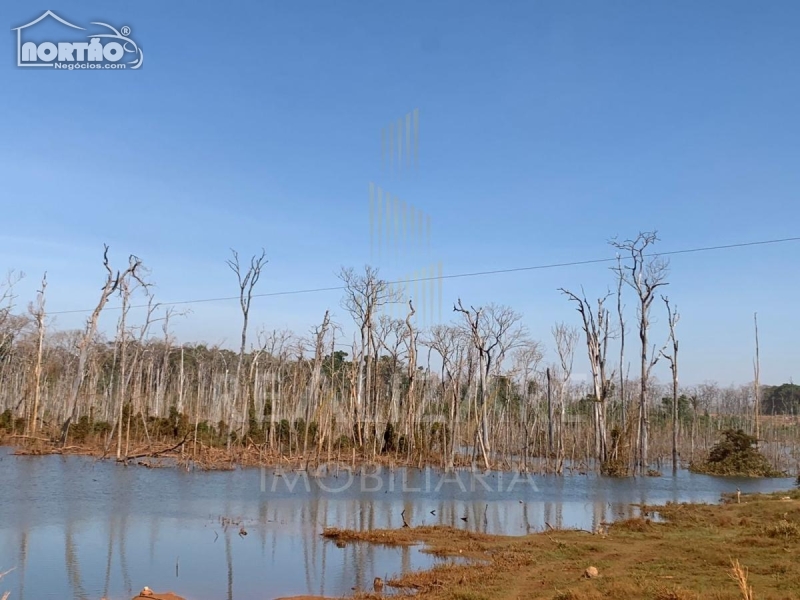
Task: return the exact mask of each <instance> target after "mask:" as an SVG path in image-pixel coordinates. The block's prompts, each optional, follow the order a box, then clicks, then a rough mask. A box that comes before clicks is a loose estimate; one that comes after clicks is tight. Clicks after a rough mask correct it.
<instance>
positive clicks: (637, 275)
mask: <svg viewBox="0 0 800 600" xmlns="http://www.w3.org/2000/svg"><path fill="white" fill-rule="evenodd" d="M657 241H658V237H657V235H656V232H645V233H639V235H637V236H636V238H635V239H632V240H625V241H621V242H620V241H617V240H611V242H610V243H611V245H612V246H614V247H615V248H617V249H618V250H621V251H623V252H625V253H626V254H627V255H628V261H629V264H620V265H619V266H618V267H617V269H618V274H619V276H620V278H622V279H623V280H624V281H625V283H627V284H628V285H629V286H630V287H631V288H632V289H633V290H634V291H635V292H636V295H637V298H638V300H639V306H638V318H639V341H640V343H641V365H640V366H641V374H640V387H639V422H638V426H637V450H638V465H639V469H640V471H641V472H644V471H645V470H646V469H647V465H648V460H647V445H648V430H649V425H650V422H649V419H648V414H647V384H648V380H649V377H650V372H651V370H652V368H653V366H655V364H656V362H657V361H658V356H659V355H658V353H656V352H655V349H653V354H652V356H651V357H650V358H648V351H649V346H648V333H649V331H650V308H651V306H652V304H653V300H654V299H655V291H656V289H658V288H659V287H661V286H663V285H667V282H666V281H665V279H666V277H667V274H668V273H669V262H668V261H667V260H666V259H664V258H663V257H661V256H658V255H654V256H649V255H647V254H646V252H647V250H648V248H650V247H651V246H652V245H653V244H655V243H656V242H657Z"/></svg>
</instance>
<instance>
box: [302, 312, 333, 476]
mask: <svg viewBox="0 0 800 600" xmlns="http://www.w3.org/2000/svg"><path fill="white" fill-rule="evenodd" d="M330 325H331V317H330V311H327V310H326V311H325V316H324V317H323V318H322V324H321V325H320V326H319V327H315V328H314V331H313V333H314V364H313V366H312V372H311V394H310V397H309V399H308V403H307V404H306V415H305V432H304V435H303V456H304V457H306V452H307V451H308V432H309V427H310V425H311V423H310V422H311V418H312V416H313V414H314V413H315V412H317V411H318V410H319V407H320V396H321V391H322V389H321V388H322V361H323V359H324V358H325V354H324V352H325V345H326V344H325V342H326V339H325V338H326V336H327V335H328V329H329V328H330ZM308 460H309V459H308V458H307V457H306V458H305V461H306V468H308Z"/></svg>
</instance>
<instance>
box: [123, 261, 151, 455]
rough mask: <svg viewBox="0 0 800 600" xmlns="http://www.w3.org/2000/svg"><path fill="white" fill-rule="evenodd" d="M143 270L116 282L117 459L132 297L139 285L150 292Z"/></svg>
mask: <svg viewBox="0 0 800 600" xmlns="http://www.w3.org/2000/svg"><path fill="white" fill-rule="evenodd" d="M129 262H130V263H131V264H133V263H134V262H139V264H138V265H137V267H140V265H141V262H140V261H139V259H138V258H136V257H135V256H134V257H130V258H129ZM141 271H142V268H141V267H140V268H138V270H137V269H136V268H134V269H128V270H127V271H126V272H125V273H124V274H122V275H121V276H120V278H119V279H118V280H117V282H116V288H117V292H118V293H119V297H120V298H121V299H122V308H121V310H120V316H119V321H118V324H117V343H118V344H119V347H120V377H119V383H118V386H117V460H120V459H121V458H122V420H123V414H124V412H125V398H126V395H127V392H128V376H129V375H128V330H127V327H126V322H127V319H128V311H130V308H131V297H132V295H133V293H134V291H136V289H137V288H138V287H139V286H141V287H143V288H145V293H148V291H147V284H146V283H145V282H144V280H143V279H142V273H141ZM148 295H149V294H148ZM151 304H152V302H151ZM130 412H132V411H129V414H128V423H130Z"/></svg>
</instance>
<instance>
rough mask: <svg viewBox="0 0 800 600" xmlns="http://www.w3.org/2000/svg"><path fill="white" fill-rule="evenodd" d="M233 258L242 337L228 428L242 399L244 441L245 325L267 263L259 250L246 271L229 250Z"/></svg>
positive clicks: (229, 440)
mask: <svg viewBox="0 0 800 600" xmlns="http://www.w3.org/2000/svg"><path fill="white" fill-rule="evenodd" d="M231 254H233V258H230V259H228V260H227V261H225V262H226V264H227V265H228V267H230V269H231V271H233V272H234V274H235V275H236V279H237V282H238V284H239V307H240V308H241V310H242V337H241V344H240V345H239V360H238V361H237V363H236V381H235V382H234V385H233V401H232V402H231V413H230V415H231V416H230V423H229V426H230V428H231V430H232V429H233V419H234V411H235V410H236V408H237V406H238V403H239V402H240V400H241V398H244V401H243V402H242V406H241V411H242V412H241V420H242V425H241V429H240V431H239V439H240V440H244V435H245V427H246V426H247V394H242V364H243V363H244V353H245V351H246V349H247V324H248V320H249V318H250V303H251V302H252V300H253V289H254V288H255V287H256V284H257V283H258V280H259V278H260V277H261V271H262V270H263V269H264V265H265V264H266V263H267V259H266V255H267V252H266V250H264V249H262V250H261V255H260V256H256V255H253V256H252V257H251V258H250V266H249V267H248V268H247V270H246V271H243V270H242V268H243V267H242V265H241V264H240V263H239V253H238V252H236V250H233V249H231ZM230 446H231V437H230V436H228V449H229V450H230Z"/></svg>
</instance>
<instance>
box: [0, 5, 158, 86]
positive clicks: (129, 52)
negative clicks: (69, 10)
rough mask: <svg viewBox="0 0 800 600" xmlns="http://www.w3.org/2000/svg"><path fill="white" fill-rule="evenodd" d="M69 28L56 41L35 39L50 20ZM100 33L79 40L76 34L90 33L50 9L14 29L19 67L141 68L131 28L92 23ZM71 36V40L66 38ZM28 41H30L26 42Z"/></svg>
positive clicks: (138, 50) (70, 69) (71, 68)
mask: <svg viewBox="0 0 800 600" xmlns="http://www.w3.org/2000/svg"><path fill="white" fill-rule="evenodd" d="M48 17H49V18H50V19H53V20H54V21H56V22H57V23H60V24H61V25H64V26H66V27H68V28H69V29H68V30H65V31H63V32H62V34H61V35H59V37H58V38H56V39H47V38H45V39H39V38H35V31H34V28H35V29H36V31H38V30H39V28H38V27H36V26H37V25H39V23H41V22H42V21H44V20H45V19H47V18H48ZM91 24H92V25H97V26H98V28H105V29H99V31H98V33H92V34H88V35H85V36H81V37H79V34H78V33H76V30H77V31H87V29H86V28H84V27H79V26H77V25H73V24H72V23H69V22H68V21H65V20H64V19H62V18H61V17H59V16H58V15H56V14H55V13H54V12H52V11H50V10H48V11H47V12H45V13H44V14H43V15H42V16H40V17H39V18H38V19H35V20H33V21H31V22H30V23H27V24H25V25H20V26H19V27H15V28H14V29H12V30H11V31H16V32H17V66H18V67H50V68H54V69H66V70H69V71H72V70H74V69H138V68H140V67H141V66H142V61H143V60H144V54H143V53H142V49H141V48H140V47H139V46H138V44H137V43H136V42H134V41H133V39H131V38H130V35H131V28H130V27H128V26H125V27H120V28H119V29H116V28H115V27H112V26H111V25H109V24H108V23H99V22H96V21H92V23H91ZM68 34H69V35H70V36H71V37H72V38H73V39H72V40H71V41H65V39H66V40H69V38H67V35H68ZM26 40H27V41H26Z"/></svg>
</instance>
